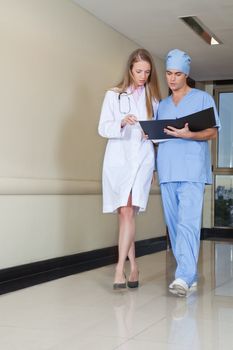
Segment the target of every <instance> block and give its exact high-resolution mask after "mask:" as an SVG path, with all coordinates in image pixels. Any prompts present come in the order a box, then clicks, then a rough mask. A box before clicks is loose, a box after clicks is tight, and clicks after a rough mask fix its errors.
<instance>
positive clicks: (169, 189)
mask: <svg viewBox="0 0 233 350" xmlns="http://www.w3.org/2000/svg"><path fill="white" fill-rule="evenodd" d="M204 189H205V184H203V183H199V182H168V183H163V184H161V193H162V200H163V208H164V214H165V220H166V224H167V226H168V231H169V237H170V240H171V245H172V251H173V254H174V256H175V259H176V262H177V268H176V273H175V278H181V279H182V280H183V281H185V282H186V283H187V284H188V286H191V284H192V283H193V282H194V281H195V280H196V279H197V262H198V255H199V247H200V227H201V217H202V206H203V197H204Z"/></svg>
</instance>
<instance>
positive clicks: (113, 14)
mask: <svg viewBox="0 0 233 350" xmlns="http://www.w3.org/2000/svg"><path fill="white" fill-rule="evenodd" d="M74 2H76V3H77V4H78V5H80V6H81V7H82V8H84V9H86V10H87V11H89V12H90V13H92V14H93V15H94V16H96V17H97V18H99V19H100V20H102V21H103V22H105V23H106V24H108V25H109V26H111V27H112V28H114V29H115V30H117V31H118V32H120V33H122V34H123V35H125V36H127V37H128V38H129V39H131V40H133V41H135V42H136V43H137V44H138V45H139V46H142V47H144V48H146V49H148V50H149V51H150V52H151V53H152V54H154V55H156V56H158V57H160V58H162V59H164V57H165V56H166V53H167V52H168V51H169V50H171V49H174V48H179V49H181V50H184V51H186V52H188V53H189V55H190V56H191V58H192V69H191V73H190V76H191V77H192V78H193V79H195V80H200V81H201V80H202V81H203V80H225V79H233V0H160V1H158V0H144V1H142V0H74ZM182 16H197V17H198V18H199V19H200V20H201V21H202V22H203V23H204V24H205V26H207V27H208V28H209V29H210V30H211V31H212V33H214V34H215V35H216V36H217V38H218V39H220V40H221V41H222V42H223V44H222V45H214V46H209V45H208V44H206V43H205V42H204V41H203V40H202V39H201V38H200V37H199V36H198V35H197V34H195V33H194V32H192V30H191V29H190V28H188V27H187V26H186V25H185V24H184V23H183V22H182V21H181V20H180V19H179V17H182Z"/></svg>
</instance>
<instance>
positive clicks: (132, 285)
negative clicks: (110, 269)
mask: <svg viewBox="0 0 233 350" xmlns="http://www.w3.org/2000/svg"><path fill="white" fill-rule="evenodd" d="M127 286H128V288H138V287H139V281H132V282H131V281H128V282H127Z"/></svg>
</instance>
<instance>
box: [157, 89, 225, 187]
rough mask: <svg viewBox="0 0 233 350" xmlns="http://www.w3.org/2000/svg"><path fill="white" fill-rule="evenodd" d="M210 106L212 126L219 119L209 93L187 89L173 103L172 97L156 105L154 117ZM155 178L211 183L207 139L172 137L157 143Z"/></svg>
mask: <svg viewBox="0 0 233 350" xmlns="http://www.w3.org/2000/svg"><path fill="white" fill-rule="evenodd" d="M210 107H213V108H214V112H215V119H216V126H217V127H220V121H219V117H218V113H217V110H216V106H215V103H214V100H213V98H212V96H210V95H209V94H208V93H206V92H204V91H202V90H198V89H191V90H190V91H189V92H188V93H187V94H186V95H185V96H184V97H183V98H182V99H181V101H180V102H179V103H178V105H175V104H174V102H173V100H172V96H168V97H167V98H165V99H164V100H162V101H161V102H160V104H159V108H158V113H157V119H176V118H181V117H184V116H186V115H189V114H192V113H195V112H200V111H201V110H203V109H207V108H210ZM157 167H158V177H159V182H160V183H166V182H175V181H191V182H201V183H206V184H211V183H212V173H211V161H210V151H209V145H208V141H193V140H187V139H174V140H173V139H172V140H169V141H165V142H161V143H160V144H159V148H158V156H157Z"/></svg>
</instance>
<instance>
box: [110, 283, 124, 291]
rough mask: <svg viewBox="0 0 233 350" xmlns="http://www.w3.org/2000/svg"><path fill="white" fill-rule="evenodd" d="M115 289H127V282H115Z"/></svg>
mask: <svg viewBox="0 0 233 350" xmlns="http://www.w3.org/2000/svg"><path fill="white" fill-rule="evenodd" d="M113 289H114V290H121V289H126V282H124V283H114V284H113Z"/></svg>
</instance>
